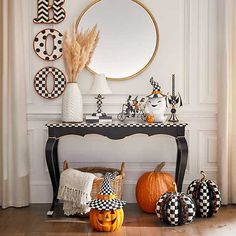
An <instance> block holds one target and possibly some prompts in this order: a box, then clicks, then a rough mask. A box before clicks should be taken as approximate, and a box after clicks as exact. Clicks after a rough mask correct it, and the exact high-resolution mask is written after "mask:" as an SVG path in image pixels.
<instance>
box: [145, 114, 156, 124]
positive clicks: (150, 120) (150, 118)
mask: <svg viewBox="0 0 236 236" xmlns="http://www.w3.org/2000/svg"><path fill="white" fill-rule="evenodd" d="M146 121H147V122H148V123H150V124H151V123H153V122H154V115H150V114H149V115H147V116H146Z"/></svg>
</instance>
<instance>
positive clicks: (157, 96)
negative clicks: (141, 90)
mask: <svg viewBox="0 0 236 236" xmlns="http://www.w3.org/2000/svg"><path fill="white" fill-rule="evenodd" d="M150 83H151V85H152V86H153V91H152V94H151V95H149V98H148V100H147V102H146V105H145V113H146V117H149V115H151V116H153V117H154V122H165V121H166V119H167V116H165V112H166V96H165V95H163V94H162V93H161V87H160V85H159V84H158V83H157V82H155V81H154V80H153V77H151V79H150ZM147 121H148V120H147Z"/></svg>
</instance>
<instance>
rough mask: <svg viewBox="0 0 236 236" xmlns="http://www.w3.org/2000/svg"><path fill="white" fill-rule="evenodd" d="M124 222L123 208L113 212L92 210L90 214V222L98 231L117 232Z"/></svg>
mask: <svg viewBox="0 0 236 236" xmlns="http://www.w3.org/2000/svg"><path fill="white" fill-rule="evenodd" d="M123 220H124V211H123V208H120V209H117V210H111V211H105V210H102V211H99V210H97V209H91V210H90V214H89V222H90V224H91V226H92V227H93V228H94V229H96V230H97V231H105V232H111V231H115V230H117V229H119V228H120V227H121V225H122V223H123Z"/></svg>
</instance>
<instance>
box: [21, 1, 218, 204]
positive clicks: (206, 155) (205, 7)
mask: <svg viewBox="0 0 236 236" xmlns="http://www.w3.org/2000/svg"><path fill="white" fill-rule="evenodd" d="M89 2H91V1H87V0H80V1H78V0H66V2H65V4H64V8H65V9H66V13H67V17H66V19H65V21H64V22H62V23H60V24H58V25H52V26H50V27H52V28H55V29H57V30H60V31H61V32H64V31H65V30H66V29H68V28H69V27H70V26H71V24H72V22H73V21H75V20H76V18H77V17H78V16H79V14H80V13H81V11H82V10H83V9H84V8H85V7H86V6H87V4H88V3H89ZM142 2H143V3H144V4H145V5H146V6H147V7H148V8H149V9H150V10H151V12H152V13H153V14H154V16H155V18H156V20H157V23H158V27H159V33H160V43H159V49H158V52H157V56H156V58H155V59H154V61H153V63H152V64H151V66H150V67H149V68H148V69H147V70H146V71H145V72H144V73H142V74H141V75H139V76H138V77H136V78H134V79H132V80H128V81H122V82H113V81H109V86H110V87H111V89H112V91H113V94H112V95H109V96H106V99H105V100H104V111H105V112H107V113H109V114H113V115H116V114H117V113H118V112H119V111H120V108H121V104H122V103H123V102H124V101H125V99H126V97H127V95H129V94H133V95H143V96H145V95H146V94H148V93H149V92H150V91H151V87H150V85H149V79H150V77H151V76H154V78H155V79H156V80H157V81H158V82H159V83H160V84H161V86H162V90H163V92H164V93H166V92H168V91H170V89H171V74H172V73H175V74H176V80H177V81H176V83H177V90H178V91H179V92H180V93H181V94H182V96H183V99H184V107H182V108H180V109H179V110H178V114H179V117H180V118H181V119H182V120H183V121H185V122H187V123H188V124H189V125H188V127H187V131H186V135H187V139H188V145H189V162H188V166H187V171H186V176H185V180H184V187H185V188H186V185H187V184H189V182H190V181H191V180H193V179H194V178H197V177H199V171H200V170H205V171H206V172H207V173H208V175H209V178H213V179H215V180H216V176H217V159H216V143H217V135H216V118H217V109H216V107H217V87H216V86H217V79H218V73H217V69H218V68H217V63H218V51H217V43H218V42H217V30H218V29H217V24H218V22H217V2H218V1H215V0H195V1H194V0H193V1H189V0H175V1H173V0H142ZM25 10H26V14H25V19H24V20H25V22H26V24H27V27H26V29H25V32H24V33H25V34H27V35H28V36H29V37H28V39H29V40H28V42H26V49H27V51H28V55H29V56H28V57H27V58H26V60H27V63H28V74H27V75H26V77H25V79H26V80H27V83H28V91H27V94H28V137H29V147H30V161H31V182H30V185H31V202H50V201H51V196H52V190H51V183H50V179H49V175H48V171H47V166H46V162H45V155H44V148H45V143H46V139H47V129H46V127H45V124H46V123H47V122H49V121H53V120H60V118H61V98H59V99H56V100H54V101H52V100H45V99H43V98H41V97H40V96H38V95H37V94H36V93H35V91H34V88H33V79H34V76H35V74H36V73H37V71H38V70H40V69H41V68H43V67H44V66H48V65H55V66H56V67H58V68H60V69H62V70H63V64H62V59H59V60H58V61H55V62H53V63H49V62H45V61H43V60H41V59H39V58H38V57H37V55H36V54H35V53H34V51H33V49H32V46H31V45H32V42H33V38H34V37H35V35H36V34H37V33H38V32H39V31H40V30H42V29H44V28H48V26H47V25H43V24H41V25H36V24H33V23H32V19H33V18H34V17H36V0H35V1H27V5H26V8H25ZM91 82H92V75H91V74H89V73H88V72H86V71H84V72H83V73H82V74H81V75H80V77H79V80H78V83H79V86H80V88H81V90H82V92H83V94H84V96H83V99H84V110H85V113H91V112H93V111H94V110H95V103H94V99H93V97H92V96H89V95H87V94H86V91H87V90H88V88H89V86H90V84H91ZM77 143H78V144H77ZM88 143H89V144H88ZM152 143H153V145H150V144H152ZM79 145H80V147H79V148H77V149H76V148H75V147H76V146H79ZM88 145H89V146H88ZM124 146H125V149H124V148H123V147H124ZM91 147H92V148H91ZM136 147H141V148H139V149H137V148H136ZM128 148H129V149H128ZM97 150H98V151H97ZM114 150H115V151H114ZM96 153H100V156H99V157H98V158H99V160H101V159H102V162H101V163H93V162H96V160H98V159H96ZM59 154H60V155H59V157H60V160H63V159H69V161H71V162H73V165H77V166H82V165H83V166H88V165H102V166H117V167H118V166H119V165H120V161H122V160H124V161H125V162H126V163H127V164H126V180H125V194H124V198H125V199H126V200H128V201H129V202H134V201H135V197H134V189H135V184H136V181H137V179H138V177H139V176H140V175H141V174H142V173H143V172H144V171H148V170H152V169H153V168H154V165H155V163H158V162H160V161H163V160H166V162H167V166H166V169H165V170H167V171H170V172H171V173H173V174H174V169H175V157H176V146H175V142H174V140H173V139H172V138H169V137H166V136H164V137H151V138H148V137H146V136H145V137H143V135H136V136H133V137H130V138H128V139H125V140H122V141H120V142H118V141H115V142H114V141H111V140H107V139H106V138H104V137H100V136H97V135H92V136H91V137H86V138H85V139H81V138H79V137H76V138H73V139H72V138H69V139H66V140H62V142H61V143H60V146H59ZM100 158H101V159H100ZM85 160H86V161H87V162H85ZM80 162H82V163H80ZM97 162H98V161H97Z"/></svg>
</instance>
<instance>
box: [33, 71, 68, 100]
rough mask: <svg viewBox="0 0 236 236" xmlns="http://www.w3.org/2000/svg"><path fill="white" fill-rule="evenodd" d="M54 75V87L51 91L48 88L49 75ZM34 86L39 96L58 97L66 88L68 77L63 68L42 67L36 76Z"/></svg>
mask: <svg viewBox="0 0 236 236" xmlns="http://www.w3.org/2000/svg"><path fill="white" fill-rule="evenodd" d="M49 74H52V75H53V80H54V81H53V89H52V91H51V92H49V91H48V88H47V82H48V81H47V78H48V75H49ZM34 88H35V91H36V92H37V93H38V95H39V96H41V97H43V98H47V99H54V98H58V97H59V96H60V95H62V94H63V92H64V90H65V88H66V77H65V75H64V74H63V72H62V71H61V70H59V69H58V68H56V67H44V68H42V69H41V70H40V71H39V72H38V73H37V74H36V75H35V78H34Z"/></svg>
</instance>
